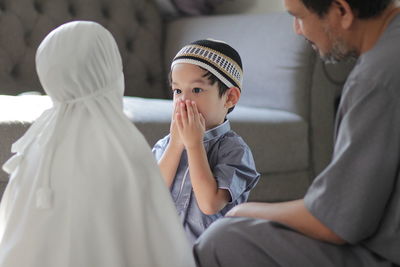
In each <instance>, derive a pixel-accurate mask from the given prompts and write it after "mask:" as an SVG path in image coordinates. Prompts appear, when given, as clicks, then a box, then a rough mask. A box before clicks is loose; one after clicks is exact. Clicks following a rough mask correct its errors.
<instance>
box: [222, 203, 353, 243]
mask: <svg viewBox="0 0 400 267" xmlns="http://www.w3.org/2000/svg"><path fill="white" fill-rule="evenodd" d="M226 216H238V217H252V218H259V219H266V220H271V221H276V222H280V223H282V224H285V225H287V226H289V227H291V228H293V229H295V230H296V231H298V232H300V233H303V234H304V235H307V236H309V237H312V238H315V239H318V240H321V241H326V242H329V243H334V244H338V245H342V244H345V243H346V241H345V240H343V239H342V238H340V237H339V236H338V235H336V234H335V233H334V232H332V231H331V230H330V229H329V228H328V227H326V226H325V225H324V224H322V223H321V222H320V221H319V220H318V219H317V218H316V217H314V216H313V215H312V214H311V213H310V212H309V211H308V210H307V208H306V207H305V205H304V200H303V199H300V200H295V201H289V202H281V203H256V202H248V203H243V204H241V205H238V206H236V207H234V208H233V209H231V210H230V211H229V212H228V213H227V215H226Z"/></svg>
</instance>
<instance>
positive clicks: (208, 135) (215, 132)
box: [203, 120, 231, 142]
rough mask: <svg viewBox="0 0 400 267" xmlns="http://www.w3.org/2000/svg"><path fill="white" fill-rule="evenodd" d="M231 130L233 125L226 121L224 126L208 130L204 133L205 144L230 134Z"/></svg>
mask: <svg viewBox="0 0 400 267" xmlns="http://www.w3.org/2000/svg"><path fill="white" fill-rule="evenodd" d="M230 130H231V125H230V123H229V120H225V121H224V122H223V123H222V124H220V125H218V126H216V127H214V128H212V129H210V130H207V131H206V132H205V133H204V139H203V140H204V142H207V141H210V140H212V139H214V138H217V137H220V136H221V135H223V134H225V133H227V132H229V131H230Z"/></svg>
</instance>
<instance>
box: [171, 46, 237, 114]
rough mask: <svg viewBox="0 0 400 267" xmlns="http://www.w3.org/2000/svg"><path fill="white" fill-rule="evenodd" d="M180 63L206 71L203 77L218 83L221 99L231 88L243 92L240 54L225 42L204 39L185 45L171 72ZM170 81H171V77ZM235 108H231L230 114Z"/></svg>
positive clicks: (176, 57)
mask: <svg viewBox="0 0 400 267" xmlns="http://www.w3.org/2000/svg"><path fill="white" fill-rule="evenodd" d="M178 63H189V64H193V65H197V66H199V67H200V68H202V69H204V70H206V71H207V72H206V73H205V74H204V76H203V77H207V78H208V80H210V82H211V84H212V85H213V84H215V82H217V83H218V89H219V96H220V97H222V96H223V95H224V94H225V93H226V91H227V90H228V89H229V88H231V87H237V88H239V90H240V91H241V90H242V83H243V66H242V59H241V58H240V55H239V53H238V52H237V51H236V50H235V49H234V48H233V47H231V46H230V45H228V44H227V43H225V42H222V41H217V40H212V39H204V40H197V41H195V42H192V43H190V44H188V45H185V46H184V47H183V48H182V49H181V50H180V51H179V52H178V53H177V54H176V56H175V57H174V59H173V60H172V63H171V70H172V68H173V67H174V65H175V64H178ZM169 80H170V81H171V75H170V77H169ZM233 108H234V107H232V108H230V109H229V110H228V113H229V112H231V111H232V110H233Z"/></svg>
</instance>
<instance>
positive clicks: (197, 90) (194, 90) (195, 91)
mask: <svg viewBox="0 0 400 267" xmlns="http://www.w3.org/2000/svg"><path fill="white" fill-rule="evenodd" d="M192 92H193V93H195V94H198V93H200V92H203V89H201V88H193V90H192Z"/></svg>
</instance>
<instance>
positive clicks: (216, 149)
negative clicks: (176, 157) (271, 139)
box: [153, 120, 260, 242]
mask: <svg viewBox="0 0 400 267" xmlns="http://www.w3.org/2000/svg"><path fill="white" fill-rule="evenodd" d="M169 138H170V136H169V135H167V136H165V137H164V138H163V139H161V140H159V141H158V142H157V143H156V144H155V145H154V148H153V153H154V155H155V157H156V159H157V161H159V160H160V158H161V156H162V155H163V153H164V151H165V149H166V147H167V145H168V142H169ZM204 147H205V150H206V152H207V157H208V162H209V164H210V168H211V171H212V172H213V174H214V177H215V178H216V180H217V183H218V187H219V188H223V189H227V190H228V191H229V192H230V195H231V202H229V203H228V204H227V205H226V206H225V207H224V208H223V209H222V210H220V211H219V212H218V213H216V214H213V215H206V214H204V213H203V212H202V211H201V210H200V209H199V207H198V205H197V201H196V198H195V195H194V192H193V189H192V184H191V181H190V173H189V168H188V159H187V154H186V150H184V151H183V153H182V156H181V160H180V163H179V166H178V168H177V171H176V175H175V179H174V181H173V183H172V186H171V195H172V199H173V201H174V203H175V206H176V208H177V211H178V214H179V216H180V217H181V220H182V223H183V226H184V228H185V231H186V233H187V235H188V237H189V239H190V241H192V242H194V241H195V240H196V239H197V237H199V236H200V234H201V233H202V232H203V231H204V230H205V229H206V228H207V227H208V226H209V225H210V224H211V223H212V222H214V221H215V220H217V219H218V218H221V217H223V216H224V215H225V214H226V213H227V212H228V211H229V210H230V209H231V208H233V207H234V206H236V205H238V204H240V203H243V202H246V201H247V198H248V196H249V192H250V190H251V189H252V188H253V187H254V186H255V185H256V183H257V182H258V179H259V177H260V174H259V173H258V172H257V171H256V167H255V163H254V159H253V155H252V153H251V151H250V148H249V147H248V146H247V144H246V143H245V142H244V141H243V139H242V138H241V137H240V136H239V135H237V134H236V133H235V132H233V131H232V130H231V127H230V123H229V121H228V120H226V121H225V122H224V123H222V124H221V125H219V126H217V127H215V128H213V129H210V130H208V131H206V132H205V134H204Z"/></svg>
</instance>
